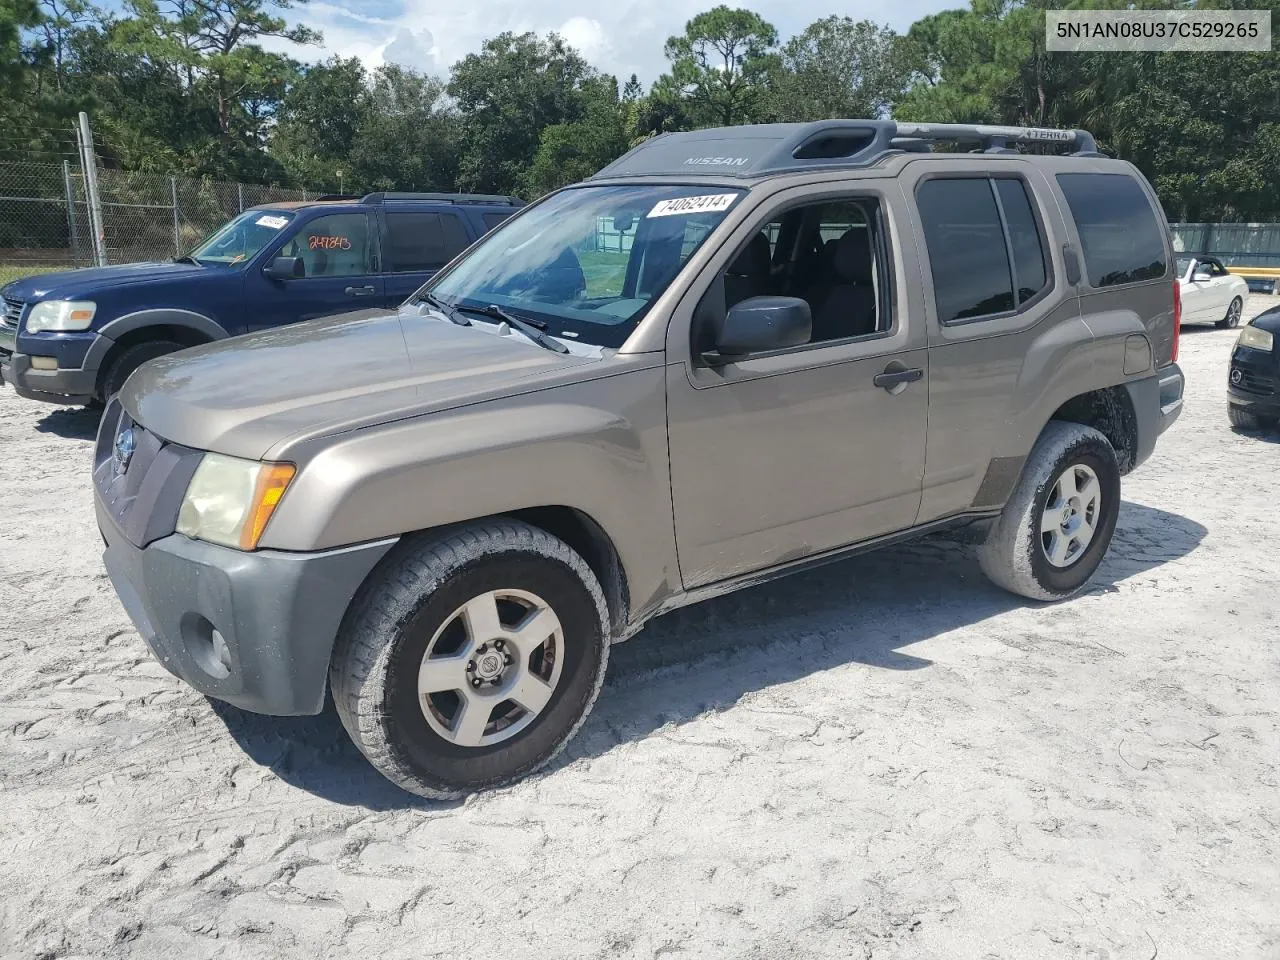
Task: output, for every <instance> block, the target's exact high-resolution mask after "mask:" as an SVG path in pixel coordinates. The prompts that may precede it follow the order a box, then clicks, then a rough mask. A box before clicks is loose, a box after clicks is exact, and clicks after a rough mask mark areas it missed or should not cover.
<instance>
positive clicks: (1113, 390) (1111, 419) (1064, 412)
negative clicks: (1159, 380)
mask: <svg viewBox="0 0 1280 960" xmlns="http://www.w3.org/2000/svg"><path fill="white" fill-rule="evenodd" d="M1049 420H1050V422H1053V421H1055V420H1065V421H1067V422H1069V423H1078V424H1081V425H1082V426H1086V427H1093V428H1094V429H1095V430H1097V431H1098V432H1099V433H1101V434H1102V435H1103V436H1104V437H1106V438H1107V440H1109V441H1110V442H1111V446H1112V447H1114V448H1115V451H1116V460H1117V461H1118V462H1119V464H1120V475H1121V476H1124V475H1125V474H1127V473H1129V471H1131V470H1132V469H1133V468H1134V466H1136V465H1137V462H1138V459H1139V448H1138V438H1139V429H1138V414H1137V410H1136V409H1135V408H1134V403H1133V397H1132V396H1131V395H1130V391H1129V390H1127V389H1126V388H1125V387H1124V386H1112V387H1101V388H1099V389H1096V390H1088V391H1086V392H1085V393H1080V394H1077V395H1076V396H1074V397H1072V398H1071V399H1070V400H1067V401H1066V402H1065V403H1063V404H1062V405H1061V406H1059V407H1058V409H1057V410H1055V411H1054V412H1053V415H1052V416H1051V417H1050V418H1049ZM1046 426H1047V424H1046Z"/></svg>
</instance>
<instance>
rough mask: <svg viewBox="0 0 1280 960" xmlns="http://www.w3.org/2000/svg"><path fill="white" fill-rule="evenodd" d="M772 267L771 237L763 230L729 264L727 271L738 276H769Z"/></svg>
mask: <svg viewBox="0 0 1280 960" xmlns="http://www.w3.org/2000/svg"><path fill="white" fill-rule="evenodd" d="M772 267H773V252H772V251H771V250H770V249H769V238H768V237H767V236H766V235H765V233H764V231H763V230H761V231H760V232H759V233H757V234H756V235H755V236H754V237H752V238H751V240H750V241H749V242H748V243H747V245H746V247H745V248H744V249H743V251H742V252H741V253H740V254H738V256H737V258H736V259H735V260H734V261H733V263H731V264H729V269H728V270H727V271H726V273H731V274H733V275H734V276H738V277H767V276H768V275H769V271H770V270H771V269H772Z"/></svg>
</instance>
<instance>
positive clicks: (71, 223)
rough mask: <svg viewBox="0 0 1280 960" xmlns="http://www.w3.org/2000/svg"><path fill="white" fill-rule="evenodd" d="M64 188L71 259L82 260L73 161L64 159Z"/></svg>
mask: <svg viewBox="0 0 1280 960" xmlns="http://www.w3.org/2000/svg"><path fill="white" fill-rule="evenodd" d="M62 189H63V191H65V193H66V195H67V240H68V242H69V243H70V244H71V259H72V260H73V261H75V262H77V263H78V262H79V261H80V234H79V231H78V230H76V194H75V191H74V190H72V189H71V161H70V160H63V161H62Z"/></svg>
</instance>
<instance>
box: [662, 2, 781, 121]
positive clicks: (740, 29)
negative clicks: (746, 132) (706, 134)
mask: <svg viewBox="0 0 1280 960" xmlns="http://www.w3.org/2000/svg"><path fill="white" fill-rule="evenodd" d="M777 45H778V32H777V31H776V30H775V29H774V28H773V25H772V24H770V23H768V22H766V21H765V20H764V19H763V18H762V17H760V15H759V14H756V13H752V12H751V11H750V10H741V9H738V10H731V9H730V8H729V7H726V6H718V7H715V8H713V9H711V10H708V11H706V12H705V13H700V14H698V15H697V16H696V17H694V18H693V19H692V20H690V21H689V22H688V23H686V24H685V28H684V34H683V35H681V36H677V37H670V38H668V40H667V43H666V47H665V49H664V53H665V54H666V57H667V60H669V61H670V62H671V72H670V74H668V75H667V77H666V78H663V79H660V80H659V82H658V86H659V87H660V89H661V90H662V91H663V95H664V96H670V94H672V93H677V95H678V96H679V98H680V99H681V100H682V101H684V103H685V104H686V105H687V107H688V109H689V112H690V115H691V118H692V120H693V121H694V122H695V123H698V124H723V125H726V126H727V125H731V124H735V123H751V122H755V121H759V120H762V119H764V118H765V113H766V106H767V96H766V94H767V91H768V86H769V79H770V76H771V75H772V74H773V73H774V72H775V71H776V69H777V64H778V59H777V55H776V53H775V48H776V47H777Z"/></svg>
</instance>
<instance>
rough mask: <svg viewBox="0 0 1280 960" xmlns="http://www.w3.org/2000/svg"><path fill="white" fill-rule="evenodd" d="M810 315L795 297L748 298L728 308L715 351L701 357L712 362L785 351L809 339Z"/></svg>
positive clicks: (804, 304)
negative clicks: (753, 354) (772, 351)
mask: <svg viewBox="0 0 1280 960" xmlns="http://www.w3.org/2000/svg"><path fill="white" fill-rule="evenodd" d="M812 332H813V317H812V315H811V314H810V312H809V304H808V303H806V302H805V301H804V300H801V299H799V298H798V297H751V298H750V299H749V300H743V301H742V302H741V303H736V304H734V305H733V307H731V308H730V310H729V313H728V314H727V315H726V316H725V318H724V326H722V327H721V328H720V335H719V336H718V337H716V348H715V350H714V351H709V352H707V353H704V354H703V355H702V356H703V359H704V360H706V361H707V362H708V363H710V364H712V365H713V366H714V365H717V364H722V363H728V362H729V361H730V360H733V359H734V358H736V357H742V356H746V355H748V354H752V353H765V352H767V351H770V350H785V349H786V348H787V347H798V346H800V345H801V344H805V343H808V342H809V336H810V334H811V333H812Z"/></svg>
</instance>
